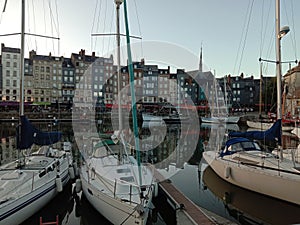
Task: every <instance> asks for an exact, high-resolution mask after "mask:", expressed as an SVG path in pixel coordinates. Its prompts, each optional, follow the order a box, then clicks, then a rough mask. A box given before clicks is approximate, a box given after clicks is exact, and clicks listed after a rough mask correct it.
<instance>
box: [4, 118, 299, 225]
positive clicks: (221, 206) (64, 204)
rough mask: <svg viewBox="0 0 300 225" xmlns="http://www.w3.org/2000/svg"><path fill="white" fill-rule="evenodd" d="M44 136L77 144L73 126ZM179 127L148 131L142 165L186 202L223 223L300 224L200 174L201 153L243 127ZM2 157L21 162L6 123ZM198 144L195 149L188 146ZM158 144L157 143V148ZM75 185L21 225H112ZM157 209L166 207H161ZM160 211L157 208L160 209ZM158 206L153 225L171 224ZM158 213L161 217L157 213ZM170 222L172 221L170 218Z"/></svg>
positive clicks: (284, 207) (288, 143)
mask: <svg viewBox="0 0 300 225" xmlns="http://www.w3.org/2000/svg"><path fill="white" fill-rule="evenodd" d="M35 125H37V127H38V128H39V129H42V130H61V131H62V132H63V140H65V141H71V142H75V141H74V134H73V129H72V123H58V124H52V123H37V124H35ZM101 126H102V128H103V131H104V130H105V131H106V132H107V131H110V129H111V128H110V127H108V128H107V127H105V126H104V125H103V124H102V125H101ZM180 126H181V125H180V124H170V125H168V126H167V130H166V136H164V137H162V136H161V135H160V132H159V130H160V127H157V126H154V127H151V129H150V127H149V126H144V127H143V128H142V130H141V133H140V137H141V138H142V139H143V140H144V142H143V145H144V146H143V148H145V149H149V151H145V153H144V157H145V158H144V160H149V158H150V159H151V161H152V162H154V163H156V166H157V168H158V169H159V170H160V172H162V173H163V174H164V175H165V177H167V176H169V177H170V179H171V180H172V182H173V184H174V185H175V186H176V187H177V188H178V189H179V190H180V191H182V192H183V193H184V194H185V195H186V196H187V197H189V198H190V199H191V200H192V201H194V202H195V203H196V204H197V205H199V206H200V207H203V208H206V209H208V210H210V211H213V212H215V213H217V214H219V215H220V216H222V217H225V218H228V219H230V220H233V221H236V222H237V223H239V224H292V223H297V222H298V223H299V222H300V207H299V206H295V205H290V204H287V203H285V202H282V201H278V200H275V199H272V198H269V197H265V196H262V195H258V194H255V193H253V192H249V191H247V190H244V189H240V188H238V187H235V186H233V185H231V184H229V183H227V182H225V181H223V180H222V179H220V178H219V177H218V176H217V175H216V174H215V173H214V172H213V171H212V170H211V169H210V168H209V167H208V168H207V169H205V170H204V169H203V168H202V170H201V169H200V171H199V170H198V168H199V167H198V165H199V163H200V165H202V163H201V158H202V152H203V151H204V150H207V149H215V150H218V149H220V147H221V145H222V144H223V143H224V141H225V140H226V139H227V137H226V134H227V133H228V132H229V131H232V130H242V131H245V128H244V127H239V126H237V125H230V126H224V125H210V124H207V125H204V124H202V126H201V128H200V131H199V130H193V129H186V130H185V131H184V132H182V131H181V129H180ZM0 133H1V134H2V136H1V137H2V139H1V145H0V146H1V147H0V155H1V163H4V162H6V161H8V160H13V159H14V158H16V157H17V153H16V151H15V138H14V135H15V124H14V125H12V124H11V123H2V126H1V128H0ZM191 140H193V141H195V140H196V141H195V145H194V147H191V146H190V145H189V142H190V141H191ZM154 143H159V144H157V145H155V146H154ZM283 143H284V146H285V147H286V148H288V147H290V148H293V147H297V145H298V139H297V138H296V136H292V135H290V134H289V135H285V136H284V139H283ZM75 149H76V151H74V155H75V157H78V149H77V146H76V145H75ZM72 188H73V187H72V185H71V186H70V187H68V188H67V189H65V190H64V192H63V193H61V194H59V195H58V196H57V197H56V198H55V199H54V200H53V201H52V202H51V203H50V204H49V205H47V206H46V207H45V208H44V209H42V210H41V211H40V212H38V213H36V214H35V215H34V216H33V217H31V218H29V219H28V220H27V221H25V222H24V223H22V225H29V224H30V225H32V224H39V219H40V217H43V221H55V218H56V215H59V218H60V224H66V225H79V224H83V225H94V224H95V225H96V224H110V223H109V222H108V221H107V220H106V219H105V218H104V217H103V216H102V215H100V214H99V213H98V212H97V211H96V210H95V209H94V208H93V207H92V206H91V205H90V204H89V202H88V201H87V200H86V198H85V197H84V196H81V195H80V194H79V195H74V194H72V193H73V190H72ZM157 204H158V206H162V204H161V201H160V200H159V201H158V203H157ZM156 206H157V205H156ZM158 206H157V208H156V209H155V210H152V214H153V218H152V219H151V220H150V221H149V222H150V224H156V225H164V224H172V223H173V222H174V221H171V222H164V221H163V219H162V218H167V217H168V216H166V215H168V214H164V215H161V214H160V209H159V207H158ZM157 209H159V211H157ZM169 217H170V216H169Z"/></svg>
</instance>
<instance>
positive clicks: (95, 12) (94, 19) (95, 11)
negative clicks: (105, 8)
mask: <svg viewBox="0 0 300 225" xmlns="http://www.w3.org/2000/svg"><path fill="white" fill-rule="evenodd" d="M98 2H99V1H96V7H95V10H94V16H93V23H92V28H91V33H93V32H94V26H95V21H96V14H97V9H98ZM100 3H101V1H100ZM95 38H97V36H96V37H95ZM91 49H92V50H93V37H92V36H91Z"/></svg>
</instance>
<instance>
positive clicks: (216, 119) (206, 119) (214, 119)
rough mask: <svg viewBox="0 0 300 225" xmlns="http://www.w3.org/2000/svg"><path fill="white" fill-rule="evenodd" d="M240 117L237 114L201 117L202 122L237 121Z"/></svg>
mask: <svg viewBox="0 0 300 225" xmlns="http://www.w3.org/2000/svg"><path fill="white" fill-rule="evenodd" d="M239 120H240V117H238V116H228V117H226V116H225V117H217V116H216V117H202V118H201V121H202V123H238V122H239Z"/></svg>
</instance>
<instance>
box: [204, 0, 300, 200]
mask: <svg viewBox="0 0 300 225" xmlns="http://www.w3.org/2000/svg"><path fill="white" fill-rule="evenodd" d="M279 9H280V0H276V53H277V54H276V58H277V62H281V56H280V38H281V37H282V32H280V29H279V26H280V22H279V21H280V17H279V12H280V10H279ZM276 71H277V101H278V103H277V107H278V109H277V116H278V121H277V122H276V123H277V124H279V125H278V126H279V133H277V134H276V133H273V132H272V130H271V131H270V130H269V132H268V131H265V132H262V133H260V134H261V135H263V136H264V137H263V138H266V139H269V138H270V139H271V140H273V141H277V142H278V150H279V153H280V154H279V155H276V154H272V153H268V152H263V151H262V150H261V148H260V147H259V145H258V144H257V143H256V142H255V140H250V139H248V138H245V137H233V138H231V139H229V140H228V141H227V142H226V144H225V146H224V147H223V148H222V149H221V150H220V151H219V152H216V151H206V152H204V153H203V158H204V159H205V160H206V162H207V163H208V164H209V166H210V167H211V168H212V169H213V170H214V171H215V172H216V174H218V176H220V177H221V178H222V179H224V180H226V181H228V182H230V183H232V184H234V185H237V186H240V187H242V188H245V189H248V190H251V191H255V192H258V193H261V194H264V195H268V196H271V197H274V198H278V199H281V200H284V201H287V202H290V203H294V204H297V205H300V195H299V194H298V192H299V188H300V164H298V163H296V162H294V161H292V160H289V159H287V158H284V157H283V154H282V147H281V135H282V129H281V127H282V124H281V63H277V64H276ZM274 126H275V125H274ZM270 129H272V128H270ZM246 134H251V135H252V136H253V138H256V137H255V136H256V135H258V136H259V137H260V134H259V133H257V132H256V133H247V132H246ZM272 134H275V135H272Z"/></svg>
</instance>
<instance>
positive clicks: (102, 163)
mask: <svg viewBox="0 0 300 225" xmlns="http://www.w3.org/2000/svg"><path fill="white" fill-rule="evenodd" d="M129 168H130V164H123V165H122V164H121V165H120V164H119V165H118V160H117V159H116V158H114V157H113V156H107V157H102V158H91V159H88V160H87V161H86V162H85V163H83V164H82V166H81V170H80V171H81V174H80V177H81V181H82V190H83V193H84V195H85V196H86V198H87V199H88V201H89V202H90V203H91V204H92V205H93V206H94V208H95V209H96V210H97V211H98V212H99V213H100V214H102V215H103V216H104V217H106V218H107V220H109V221H110V222H111V223H113V224H128V225H130V224H141V225H142V224H143V225H144V224H146V222H147V217H148V213H149V208H150V204H151V200H152V186H151V183H150V184H148V185H146V186H147V187H146V190H147V191H146V192H147V196H146V198H147V200H146V201H145V199H144V200H143V202H141V198H140V192H139V191H138V189H139V188H138V186H136V185H134V183H127V182H125V183H124V182H122V181H121V180H120V178H121V179H122V177H126V176H127V177H128V176H129V177H130V176H134V175H133V174H132V173H131V172H133V170H134V169H131V172H129V171H127V172H125V173H123V172H121V171H126V170H128V169H129ZM135 169H136V168H135ZM118 171H119V172H118ZM143 171H144V173H145V174H147V173H148V175H146V177H143V181H144V182H146V181H147V180H148V181H149V179H150V182H151V176H152V175H151V173H149V172H150V171H148V169H146V168H144V169H143ZM135 172H137V171H135ZM102 174H103V175H102ZM137 208H138V210H137ZM140 211H142V213H140Z"/></svg>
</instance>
